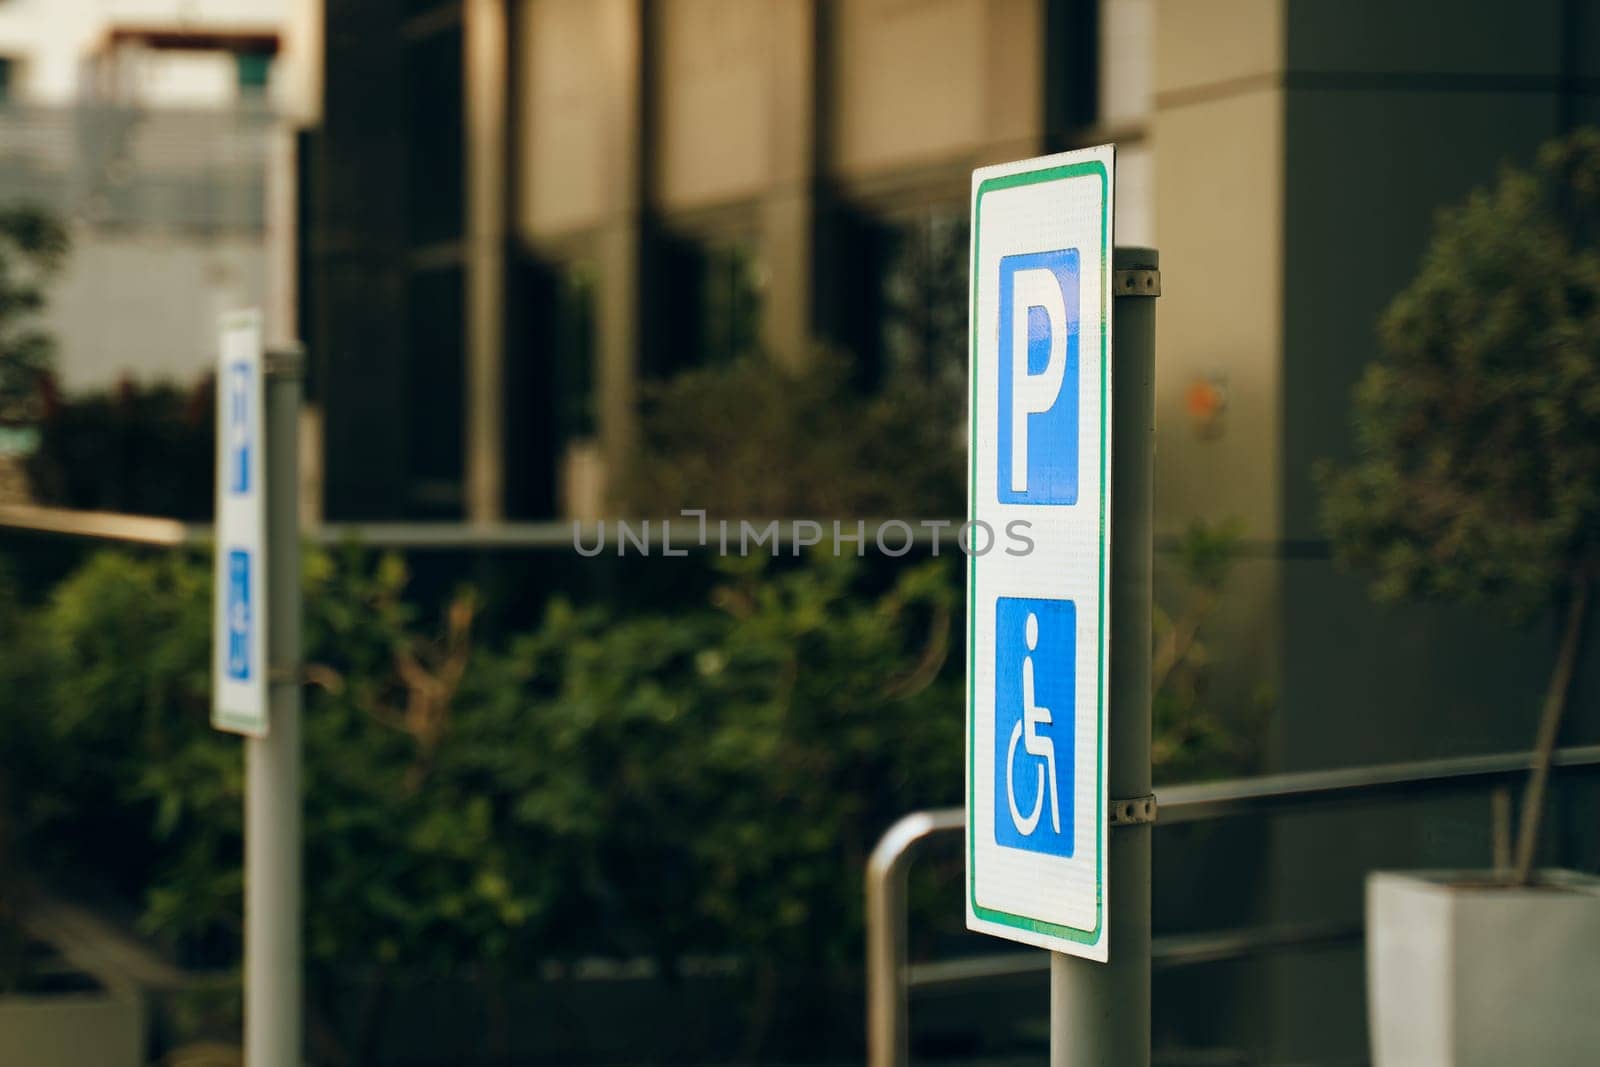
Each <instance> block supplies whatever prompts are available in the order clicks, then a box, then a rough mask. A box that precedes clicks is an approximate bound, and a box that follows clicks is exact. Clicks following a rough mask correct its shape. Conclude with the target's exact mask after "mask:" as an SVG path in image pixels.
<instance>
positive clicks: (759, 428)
mask: <svg viewBox="0 0 1600 1067" xmlns="http://www.w3.org/2000/svg"><path fill="white" fill-rule="evenodd" d="M963 389H964V387H963V386H962V385H961V383H959V382H956V383H952V382H950V381H948V380H945V379H939V380H936V381H935V382H934V383H932V384H929V383H926V382H924V381H921V380H918V379H915V378H912V377H910V376H903V377H900V378H896V379H895V380H894V382H893V384H892V386H891V387H889V388H886V389H884V390H883V391H882V392H881V393H880V394H878V395H876V396H867V395H864V394H863V393H862V392H861V391H860V390H859V389H858V388H857V387H856V385H855V384H854V382H853V381H852V380H851V369H850V366H849V365H848V363H846V362H845V361H844V360H843V359H841V358H839V357H836V356H832V355H827V354H818V355H817V356H815V357H814V358H813V359H812V360H811V361H810V362H809V363H808V364H807V365H806V366H805V367H804V368H803V369H799V370H795V369H790V368H785V367H783V366H780V365H778V364H775V363H772V362H770V361H765V360H760V359H744V360H740V361H738V362H736V363H733V364H730V365H727V366H721V367H710V368H706V369H704V370H695V371H689V372H687V373H684V374H681V375H679V376H678V377H676V378H673V379H672V380H670V381H668V382H666V383H664V384H661V385H657V386H655V387H653V388H652V389H651V390H650V391H649V392H648V393H647V395H646V397H645V401H646V402H645V405H644V410H643V413H642V418H641V425H640V437H641V441H640V447H638V448H636V449H635V450H634V459H633V461H632V467H631V468H630V469H629V470H627V471H626V472H624V476H623V478H622V483H621V486H620V496H621V498H622V500H623V501H624V502H625V503H626V504H627V507H628V508H629V510H630V511H633V512H635V513H638V514H645V515H676V514H678V511H679V509H681V508H705V509H706V510H707V511H708V512H710V513H711V514H712V515H722V516H728V517H739V518H758V517H759V518H765V517H781V518H789V517H795V516H817V515H867V516H878V517H889V516H902V517H906V518H915V517H920V516H931V517H936V516H943V515H959V514H961V513H962V512H963V510H964V507H965V505H964V500H965V497H964V493H965V482H964V480H963V472H964V471H965V464H966V448H965V439H964V434H963V430H962V428H961V427H962V425H963V423H962V419H963V416H964V408H963V404H964V400H965V393H964V391H963Z"/></svg>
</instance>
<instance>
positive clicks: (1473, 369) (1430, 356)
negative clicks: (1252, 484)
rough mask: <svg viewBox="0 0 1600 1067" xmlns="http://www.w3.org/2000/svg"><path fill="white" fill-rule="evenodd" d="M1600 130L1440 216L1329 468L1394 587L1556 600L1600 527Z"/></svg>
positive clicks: (1331, 519)
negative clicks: (1342, 453)
mask: <svg viewBox="0 0 1600 1067" xmlns="http://www.w3.org/2000/svg"><path fill="white" fill-rule="evenodd" d="M1597 238H1600V133H1597V132H1595V131H1592V130H1591V131H1584V132H1581V133H1579V134H1576V135H1574V136H1573V137H1571V138H1570V139H1568V140H1566V141H1564V142H1558V143H1554V144H1551V145H1548V146H1546V147H1545V148H1544V149H1543V150H1542V151H1541V152H1540V154H1539V157H1538V161H1537V165H1536V166H1535V168H1534V169H1533V170H1532V171H1531V172H1522V171H1517V170H1507V171H1505V172H1504V173H1503V174H1502V175H1501V177H1500V179H1499V181H1498V182H1497V183H1496V184H1495V186H1494V187H1493V188H1490V189H1486V190H1479V191H1477V192H1474V193H1473V194H1472V195H1471V196H1469V197H1468V198H1467V200H1466V201H1465V202H1464V203H1463V204H1460V205H1459V206H1456V207H1453V208H1450V209H1448V210H1445V211H1443V212H1441V213H1440V215H1439V218H1438V222H1437V224H1436V226H1435V229H1434V234H1433V238H1432V241H1431V243H1430V244H1429V246H1428V249H1427V252H1426V253H1425V255H1424V257H1423V262H1422V267H1421V270H1420V271H1419V272H1418V274H1417V276H1416V277H1415V279H1413V281H1412V282H1411V283H1410V284H1409V285H1408V286H1407V287H1406V288H1405V289H1404V290H1403V291H1402V292H1401V293H1400V294H1399V295H1398V296H1397V297H1395V299H1394V301H1393V302H1392V303H1391V304H1390V305H1389V307H1388V309H1387V311H1385V313H1384V314H1383V317H1382V319H1381V321H1380V323H1379V337H1380V340H1381V342H1382V348H1383V356H1382V358H1381V359H1379V360H1378V361H1376V362H1375V363H1373V364H1372V365H1371V366H1370V367H1369V368H1368V370H1367V371H1366V373H1365V375H1364V376H1363V377H1362V379H1361V382H1360V384H1359V386H1358V388H1357V390H1356V393H1355V399H1354V405H1353V424H1354V432H1355V443H1356V454H1355V457H1354V459H1353V460H1352V461H1351V462H1349V463H1348V464H1344V465H1341V466H1336V467H1327V468H1325V469H1324V470H1323V471H1322V473H1321V478H1322V484H1323V488H1324V514H1325V518H1326V521H1327V525H1328V528H1329V530H1330V531H1331V533H1332V535H1333V539H1334V544H1335V546H1336V549H1337V551H1338V554H1339V556H1340V557H1341V558H1342V559H1343V560H1344V561H1346V562H1348V563H1350V564H1353V565H1356V566H1359V567H1362V568H1365V569H1368V570H1370V571H1371V572H1372V574H1373V575H1374V583H1375V585H1374V587H1375V591H1376V593H1377V594H1378V595H1379V596H1380V597H1383V598H1386V599H1395V598H1402V597H1413V598H1434V597H1437V598H1446V599H1455V600H1477V599H1493V600H1496V601H1499V602H1502V603H1505V604H1508V605H1510V606H1512V607H1513V608H1514V609H1516V610H1519V611H1523V612H1527V611H1531V610H1535V609H1537V608H1538V607H1540V606H1542V605H1545V604H1548V603H1549V602H1550V601H1551V599H1552V597H1554V596H1556V595H1558V594H1559V592H1560V591H1561V590H1563V589H1564V588H1565V587H1567V586H1568V585H1569V584H1570V582H1571V580H1572V577H1573V575H1574V574H1575V572H1576V571H1578V570H1579V569H1580V568H1587V567H1589V566H1591V561H1592V559H1593V557H1594V554H1595V548H1596V542H1597V538H1600V243H1597Z"/></svg>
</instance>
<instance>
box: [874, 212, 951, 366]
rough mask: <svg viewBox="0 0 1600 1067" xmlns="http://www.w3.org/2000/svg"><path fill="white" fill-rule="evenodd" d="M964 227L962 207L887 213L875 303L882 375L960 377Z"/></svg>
mask: <svg viewBox="0 0 1600 1067" xmlns="http://www.w3.org/2000/svg"><path fill="white" fill-rule="evenodd" d="M968 232H969V224H968V220H967V214H966V212H965V211H962V210H959V209H949V208H940V209H933V210H928V211H925V212H921V213H919V214H917V215H914V216H911V217H909V218H901V219H894V220H891V221H890V222H889V223H888V225H887V226H886V227H885V229H884V231H883V241H884V247H883V258H882V275H881V277H880V279H879V284H880V286H881V298H880V301H879V305H878V306H879V312H880V315H881V319H880V323H879V333H880V336H879V338H878V345H879V347H878V351H879V352H880V353H881V359H882V366H883V370H882V376H883V378H884V379H885V380H887V381H892V380H894V379H895V378H897V377H905V376H909V377H911V378H914V379H917V380H919V381H924V382H927V383H929V384H957V383H960V382H962V381H963V380H964V379H965V376H966V365H967V360H966V344H967V257H968V254H969V247H968Z"/></svg>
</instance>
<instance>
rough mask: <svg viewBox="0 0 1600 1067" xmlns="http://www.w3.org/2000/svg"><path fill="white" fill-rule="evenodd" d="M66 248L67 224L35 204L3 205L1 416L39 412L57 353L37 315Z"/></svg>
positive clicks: (32, 415)
mask: <svg viewBox="0 0 1600 1067" xmlns="http://www.w3.org/2000/svg"><path fill="white" fill-rule="evenodd" d="M66 254H67V231H66V227H65V226H63V225H62V224H61V223H60V222H59V221H57V220H56V219H55V218H54V217H53V216H51V215H48V214H46V213H45V212H43V211H40V210H38V209H36V208H31V207H5V208H0V422H16V421H22V420H29V419H33V418H37V417H38V414H39V411H38V400H39V396H40V386H41V384H42V382H43V379H44V377H45V375H46V374H48V372H49V371H50V367H51V358H52V356H53V353H54V346H53V342H52V341H51V339H50V337H49V336H48V335H47V334H45V333H44V332H43V331H42V330H40V329H39V328H38V326H37V325H36V324H35V322H34V320H35V319H36V318H37V316H38V314H39V313H40V312H41V311H43V310H44V305H45V295H44V285H45V283H46V282H47V281H48V280H49V278H50V276H51V275H52V274H54V273H55V272H56V271H57V270H59V269H60V267H61V264H62V262H63V261H64V260H65V258H66Z"/></svg>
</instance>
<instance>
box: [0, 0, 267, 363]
mask: <svg viewBox="0 0 1600 1067" xmlns="http://www.w3.org/2000/svg"><path fill="white" fill-rule="evenodd" d="M287 6H288V5H287V0H231V2H222V3H188V2H181V0H118V2H91V0H8V2H6V3H4V4H0V146H3V148H0V190H3V193H4V195H5V196H6V198H7V199H8V200H10V201H13V202H17V201H20V202H26V203H31V204H36V205H40V206H44V207H47V208H49V209H50V210H51V211H52V212H53V213H55V214H56V215H58V216H59V217H61V218H62V219H63V220H65V221H67V222H68V223H69V226H70V229H71V236H72V243H73V249H74V252H73V255H72V256H71V258H70V260H69V261H68V264H67V268H66V272H65V274H64V276H63V277H62V278H61V279H59V280H58V282H57V283H56V285H55V287H54V288H53V290H52V294H51V302H50V309H49V316H48V320H47V323H48V326H49V328H50V330H51V332H52V334H53V335H54V336H55V337H56V339H57V343H58V359H57V364H56V371H57V376H58V380H59V383H60V385H61V386H62V387H64V388H66V389H69V390H74V389H76V390H82V389H88V388H95V387H104V386H107V385H110V384H112V383H113V382H115V381H116V380H118V379H119V378H121V377H124V376H129V377H140V378H145V379H152V378H154V379H170V380H174V381H179V382H189V381H192V380H193V379H194V378H196V377H197V376H199V375H200V374H201V373H202V372H203V371H205V370H206V369H208V368H209V367H210V365H211V363H212V362H213V359H214V357H213V354H212V350H213V348H214V347H215V333H216V330H215V321H216V317H217V315H218V314H219V313H220V312H221V311H222V310H224V309H226V308H230V307H237V306H241V305H244V304H252V303H259V302H260V301H261V299H262V297H263V286H264V274H265V245H264V237H265V219H264V211H265V203H266V198H265V188H266V173H267V165H266V164H267V153H268V149H267V142H268V138H267V130H268V128H269V124H270V121H271V115H272V106H271V104H272V100H271V90H272V78H273V72H274V61H275V59H276V57H277V56H278V53H279V51H280V49H281V46H282V34H283V23H284V21H285V11H286V8H287Z"/></svg>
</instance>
